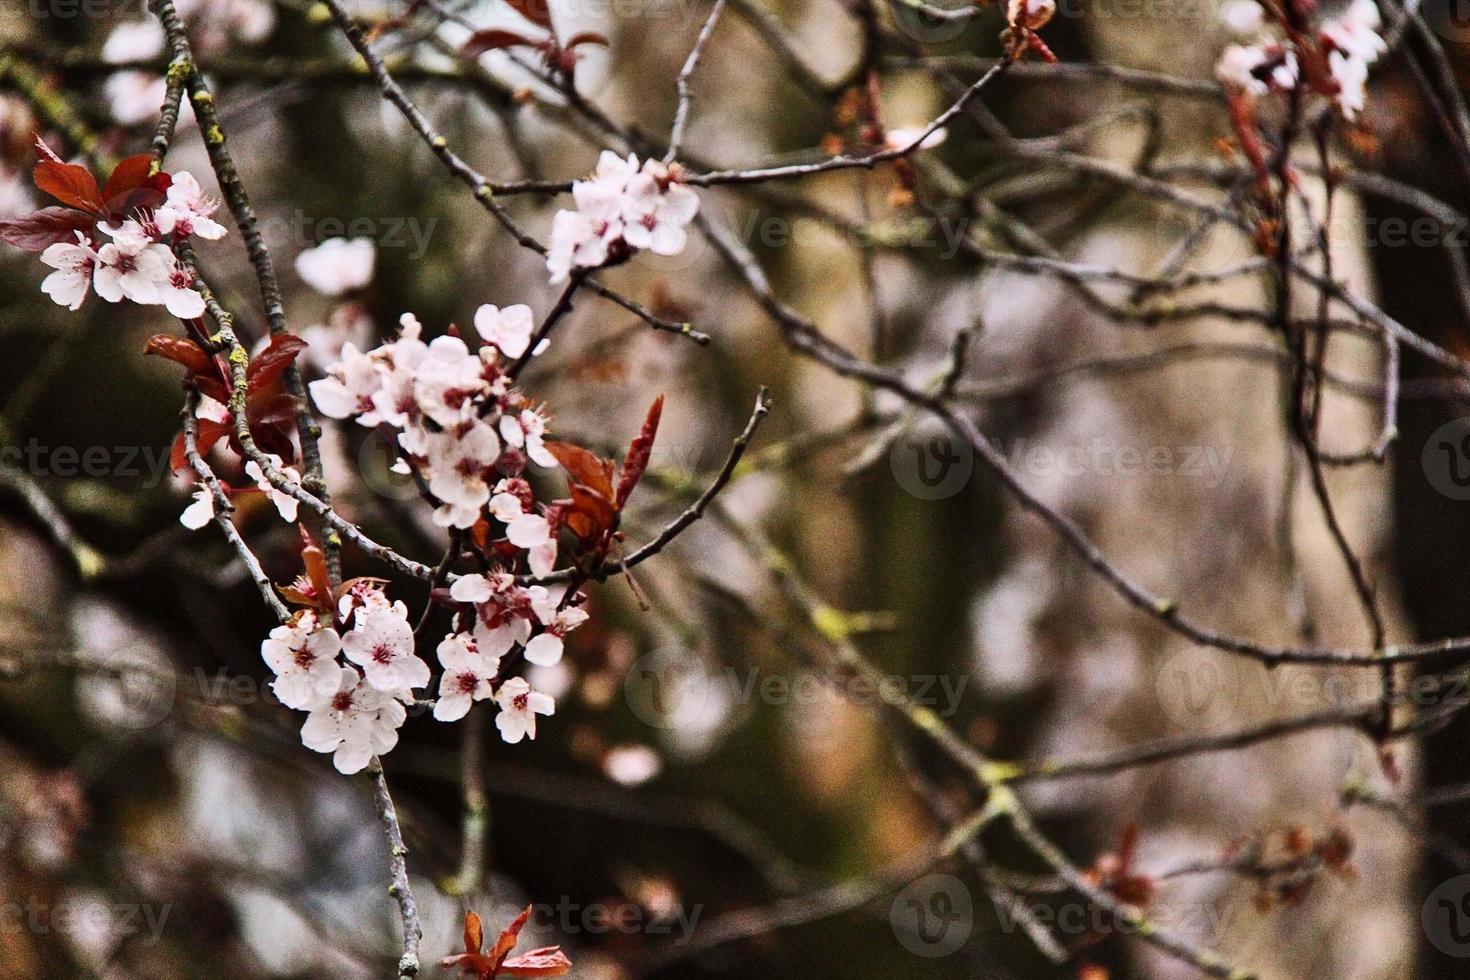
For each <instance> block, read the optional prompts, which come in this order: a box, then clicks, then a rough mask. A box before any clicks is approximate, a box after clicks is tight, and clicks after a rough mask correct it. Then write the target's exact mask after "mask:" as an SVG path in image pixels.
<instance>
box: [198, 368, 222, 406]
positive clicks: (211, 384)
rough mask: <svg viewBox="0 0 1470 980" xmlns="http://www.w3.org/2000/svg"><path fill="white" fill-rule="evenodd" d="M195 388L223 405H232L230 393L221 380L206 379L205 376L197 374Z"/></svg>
mask: <svg viewBox="0 0 1470 980" xmlns="http://www.w3.org/2000/svg"><path fill="white" fill-rule="evenodd" d="M194 387H195V388H198V389H199V392H200V394H204V395H208V396H209V397H210V398H213V399H214V400H215V401H217V402H219V403H220V404H221V405H228V404H229V403H230V391H229V389H228V388H226V387H225V383H224V382H223V381H221V380H220V379H219V378H216V377H208V378H206V377H204V376H203V375H199V374H196V375H194Z"/></svg>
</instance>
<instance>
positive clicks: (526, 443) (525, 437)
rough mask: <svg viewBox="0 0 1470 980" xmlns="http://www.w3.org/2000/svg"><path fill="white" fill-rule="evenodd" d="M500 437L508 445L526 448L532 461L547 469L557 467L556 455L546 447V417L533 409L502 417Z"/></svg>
mask: <svg viewBox="0 0 1470 980" xmlns="http://www.w3.org/2000/svg"><path fill="white" fill-rule="evenodd" d="M500 438H502V439H504V440H505V444H506V445H507V446H511V447H513V448H515V449H524V450H525V453H526V455H527V456H529V457H530V458H531V462H533V463H535V464H536V465H537V466H544V467H546V468H547V469H554V468H555V467H556V457H555V456H553V455H551V453H550V451H549V450H547V448H546V419H545V418H544V417H543V416H542V415H541V414H540V413H539V412H536V411H534V410H532V409H529V408H525V409H522V410H521V411H520V412H518V413H517V414H515V415H502V416H501V417H500Z"/></svg>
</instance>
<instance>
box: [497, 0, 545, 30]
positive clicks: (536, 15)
mask: <svg viewBox="0 0 1470 980" xmlns="http://www.w3.org/2000/svg"><path fill="white" fill-rule="evenodd" d="M506 3H508V4H510V6H511V7H513V8H515V10H516V12H517V13H519V14H520V15H521V16H522V17H524V18H526V20H529V21H530V22H531V23H533V24H535V25H536V26H537V27H544V28H546V29H547V30H548V31H549V30H551V29H552V28H551V5H550V4H549V3H547V2H546V0H506Z"/></svg>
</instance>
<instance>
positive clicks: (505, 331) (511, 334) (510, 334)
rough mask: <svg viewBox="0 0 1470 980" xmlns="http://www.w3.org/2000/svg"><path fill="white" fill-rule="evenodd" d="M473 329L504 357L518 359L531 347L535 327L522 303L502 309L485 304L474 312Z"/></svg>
mask: <svg viewBox="0 0 1470 980" xmlns="http://www.w3.org/2000/svg"><path fill="white" fill-rule="evenodd" d="M475 329H476V330H477V331H479V334H480V336H481V337H483V338H484V339H485V340H486V341H488V342H489V343H492V344H494V345H495V346H496V348H497V349H498V350H499V351H500V353H502V354H504V355H505V356H506V357H520V356H521V355H522V354H524V353H525V352H526V348H528V347H529V346H530V345H531V334H532V333H534V332H535V329H536V325H535V322H534V321H533V319H532V317H531V308H530V307H529V306H527V305H525V304H524V303H517V304H515V305H514V306H507V307H505V308H504V309H501V308H500V307H497V306H492V305H490V304H488V303H487V304H485V305H484V306H482V307H480V308H479V309H478V310H476V311H475Z"/></svg>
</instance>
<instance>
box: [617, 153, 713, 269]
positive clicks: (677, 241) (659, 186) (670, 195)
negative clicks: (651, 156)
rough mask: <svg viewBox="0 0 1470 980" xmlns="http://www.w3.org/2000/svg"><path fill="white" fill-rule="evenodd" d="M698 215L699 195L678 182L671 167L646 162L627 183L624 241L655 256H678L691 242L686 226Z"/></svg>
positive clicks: (657, 162)
mask: <svg viewBox="0 0 1470 980" xmlns="http://www.w3.org/2000/svg"><path fill="white" fill-rule="evenodd" d="M698 213H699V196H698V195H697V194H695V193H694V192H693V191H692V190H690V189H689V188H688V187H685V186H684V185H683V184H682V183H680V182H679V181H678V180H677V179H675V177H674V175H673V174H671V173H670V171H669V168H668V167H666V166H664V165H663V164H662V163H660V162H659V161H657V160H647V161H645V162H644V164H643V171H642V172H641V173H640V174H638V176H637V177H635V178H634V179H633V180H632V181H631V182H630V183H629V184H628V198H627V205H626V208H625V212H624V221H625V223H626V226H625V227H624V229H623V241H625V242H627V243H628V244H629V245H632V246H633V247H634V248H643V249H647V250H648V251H650V252H652V253H654V254H655V255H678V254H679V253H680V252H682V251H684V245H685V243H686V242H687V241H688V240H689V233H688V232H686V231H685V230H684V226H685V225H687V224H689V222H691V221H693V220H694V216H695V215H696V214H698Z"/></svg>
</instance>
